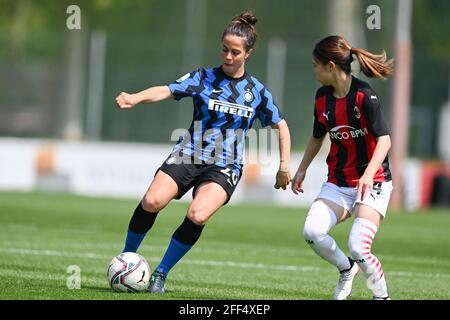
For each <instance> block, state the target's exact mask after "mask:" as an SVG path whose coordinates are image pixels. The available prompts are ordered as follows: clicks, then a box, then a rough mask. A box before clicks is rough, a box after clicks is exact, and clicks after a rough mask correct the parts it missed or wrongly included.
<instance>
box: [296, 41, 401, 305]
mask: <svg viewBox="0 0 450 320" xmlns="http://www.w3.org/2000/svg"><path fill="white" fill-rule="evenodd" d="M354 56H356V58H357V60H358V62H359V64H360V66H361V71H362V72H363V73H364V74H365V75H366V76H368V77H370V78H383V79H384V78H386V77H387V76H388V75H390V74H391V72H392V63H393V61H392V60H387V59H386V53H385V52H383V53H382V54H379V55H376V54H372V53H369V52H367V51H365V50H363V49H360V48H353V47H352V46H351V45H350V44H349V43H348V42H347V41H346V40H345V39H344V38H342V37H340V36H329V37H326V38H324V39H322V40H321V41H320V42H318V43H317V44H316V46H315V48H314V51H313V66H314V70H315V74H316V77H317V79H318V80H319V82H320V83H321V84H322V85H323V86H322V87H321V88H320V89H319V90H318V91H317V94H316V100H315V108H314V127H313V133H312V137H311V138H310V140H309V143H308V146H307V148H306V150H305V153H304V156H303V159H302V161H301V163H300V166H299V168H298V170H297V173H296V174H295V176H294V179H293V183H292V190H293V192H294V193H295V194H298V193H299V192H303V181H304V179H305V176H306V171H307V169H308V167H309V165H310V163H311V161H312V160H313V159H314V157H315V156H316V155H317V153H318V152H319V150H320V148H321V146H322V142H323V140H324V137H325V135H326V134H327V133H328V134H329V137H330V140H331V148H330V152H329V154H328V157H327V164H328V180H327V182H325V183H324V184H323V186H322V189H321V191H320V193H319V195H318V196H317V198H316V200H315V201H314V203H313V204H312V205H311V208H310V210H309V212H308V215H307V217H306V220H305V225H304V230H303V231H304V232H303V233H304V237H305V240H306V241H307V242H308V244H309V245H310V246H311V248H312V249H313V250H314V251H315V252H316V253H317V254H318V255H319V256H320V257H322V258H323V259H325V260H326V261H328V262H330V263H332V264H333V265H335V266H336V267H337V268H338V270H339V271H340V277H339V281H338V284H337V286H336V289H335V292H334V299H336V300H344V299H346V298H347V297H348V296H349V295H350V294H351V290H352V282H353V279H354V277H355V276H356V274H357V273H358V272H359V271H360V270H362V271H363V273H364V275H365V276H366V278H367V285H368V287H369V289H371V291H372V293H373V298H374V299H376V300H381V299H382V300H385V299H389V295H388V291H387V286H386V280H385V276H384V272H383V269H382V267H381V264H380V261H379V260H378V259H377V257H376V256H374V255H373V254H372V252H371V246H372V241H373V239H374V237H375V234H376V232H377V230H378V228H379V226H380V222H381V221H382V219H383V218H384V216H385V214H386V210H387V206H388V203H389V198H390V195H391V192H392V181H391V173H390V171H389V162H388V151H389V149H390V146H391V140H390V135H389V128H388V125H387V123H386V120H385V118H384V116H383V113H382V111H381V106H380V101H379V98H378V96H377V94H376V93H375V92H374V91H373V89H372V88H371V87H370V86H369V85H368V84H367V83H366V82H364V81H361V80H359V79H358V78H356V77H355V76H353V75H352V74H351V66H350V64H351V62H352V61H353V57H354ZM352 214H354V215H355V220H354V223H353V226H352V229H351V232H350V235H349V240H348V246H349V251H350V255H351V258H349V257H347V256H346V255H345V254H344V252H343V251H342V250H341V249H340V248H339V247H338V246H337V244H336V242H335V240H334V239H333V238H332V237H331V236H330V235H329V234H328V232H329V230H330V229H331V228H332V227H333V226H334V225H336V224H338V223H340V222H342V221H344V220H345V219H347V218H349V217H350V216H351V215H352Z"/></svg>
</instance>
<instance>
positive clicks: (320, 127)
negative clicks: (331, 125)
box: [313, 107, 327, 139]
mask: <svg viewBox="0 0 450 320" xmlns="http://www.w3.org/2000/svg"><path fill="white" fill-rule="evenodd" d="M313 118H314V119H313V137H314V138H316V139H319V138H322V137H323V136H324V135H326V134H327V128H326V127H325V125H324V124H323V123H321V122H320V121H319V117H318V115H317V108H316V107H314V116H313Z"/></svg>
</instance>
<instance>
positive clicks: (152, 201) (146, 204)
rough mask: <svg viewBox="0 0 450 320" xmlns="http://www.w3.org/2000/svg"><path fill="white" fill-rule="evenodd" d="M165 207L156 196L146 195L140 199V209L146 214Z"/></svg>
mask: <svg viewBox="0 0 450 320" xmlns="http://www.w3.org/2000/svg"><path fill="white" fill-rule="evenodd" d="M165 206H166V203H165V202H164V201H162V200H161V199H160V197H158V196H154V195H152V194H146V195H145V197H144V199H142V208H144V210H145V211H148V212H159V211H161V210H162V209H163V208H164V207H165Z"/></svg>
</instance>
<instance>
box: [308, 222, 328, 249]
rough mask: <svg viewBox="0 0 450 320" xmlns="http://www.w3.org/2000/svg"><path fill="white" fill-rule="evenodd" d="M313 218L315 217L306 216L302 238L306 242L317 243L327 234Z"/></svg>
mask: <svg viewBox="0 0 450 320" xmlns="http://www.w3.org/2000/svg"><path fill="white" fill-rule="evenodd" d="M314 220H315V219H309V218H307V219H306V221H305V225H304V227H303V238H304V239H305V240H306V242H308V243H318V242H320V241H322V240H323V239H324V238H325V236H326V234H327V232H326V230H324V229H323V228H322V227H321V226H320V224H318V223H316V221H314Z"/></svg>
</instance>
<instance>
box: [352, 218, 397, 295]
mask: <svg viewBox="0 0 450 320" xmlns="http://www.w3.org/2000/svg"><path fill="white" fill-rule="evenodd" d="M376 233H377V226H376V225H375V224H374V223H372V222H371V221H369V220H367V219H364V218H356V219H355V222H354V223H353V226H352V230H351V231H350V236H349V239H348V247H349V249H350V254H351V256H352V258H353V259H355V260H356V262H357V263H358V265H359V267H360V268H361V270H362V271H363V272H364V275H365V276H366V278H367V287H368V288H369V289H370V290H372V292H373V295H374V296H375V297H381V298H384V297H387V296H388V292H387V285H386V280H385V277H384V272H383V268H382V267H381V263H380V261H379V260H378V258H377V257H376V256H374V255H373V254H372V252H371V249H372V241H373V239H374V238H375V235H376Z"/></svg>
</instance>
